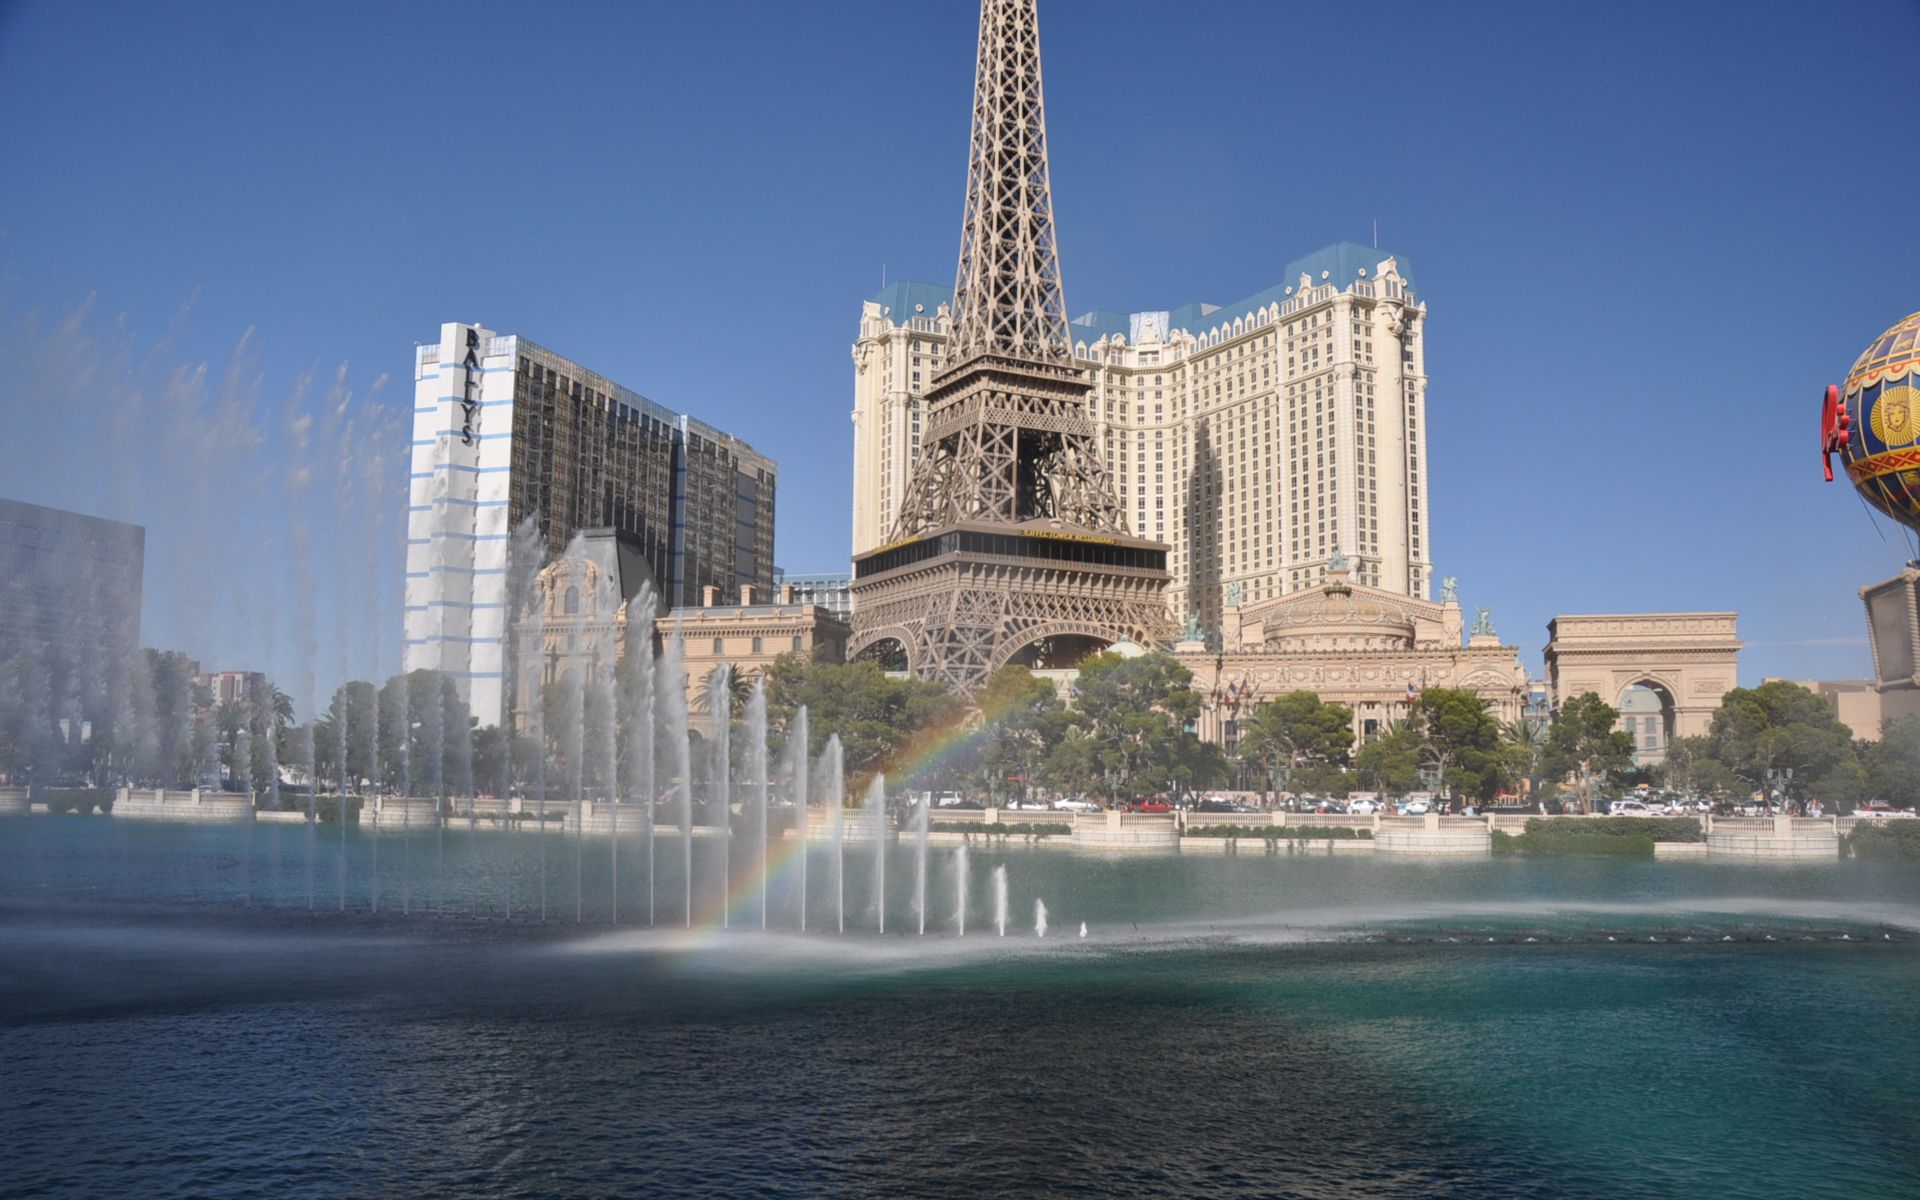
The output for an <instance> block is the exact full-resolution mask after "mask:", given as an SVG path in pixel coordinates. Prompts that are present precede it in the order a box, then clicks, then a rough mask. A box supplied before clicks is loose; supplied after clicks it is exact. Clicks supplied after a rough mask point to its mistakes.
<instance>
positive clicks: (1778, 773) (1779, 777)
mask: <svg viewBox="0 0 1920 1200" xmlns="http://www.w3.org/2000/svg"><path fill="white" fill-rule="evenodd" d="M1792 799H1793V768H1792V767H1787V768H1785V769H1784V770H1783V769H1780V768H1777V767H1768V768H1767V804H1768V807H1769V808H1772V807H1774V806H1775V805H1776V803H1777V805H1778V807H1779V808H1780V809H1781V810H1782V811H1787V809H1788V805H1790V804H1791V803H1792Z"/></svg>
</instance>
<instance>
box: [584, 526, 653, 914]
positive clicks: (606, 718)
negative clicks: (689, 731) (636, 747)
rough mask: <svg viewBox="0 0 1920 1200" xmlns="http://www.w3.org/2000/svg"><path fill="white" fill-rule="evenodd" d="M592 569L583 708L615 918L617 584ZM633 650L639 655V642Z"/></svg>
mask: <svg viewBox="0 0 1920 1200" xmlns="http://www.w3.org/2000/svg"><path fill="white" fill-rule="evenodd" d="M598 565H599V567H600V569H599V570H597V571H596V572H595V573H594V575H593V580H594V584H593V624H594V637H593V663H592V666H591V668H590V670H589V671H588V678H589V679H590V680H591V681H592V685H593V697H592V701H591V703H590V704H589V705H588V708H589V709H590V711H591V712H592V713H593V742H592V746H593V751H592V756H593V767H594V776H595V779H594V783H595V788H594V796H595V797H596V799H597V800H599V801H601V802H604V803H605V804H606V806H607V832H608V835H609V836H608V838H607V852H608V856H609V860H608V871H609V876H608V885H607V897H608V899H607V910H608V917H609V919H610V920H611V921H612V922H613V923H614V924H618V923H619V921H620V792H621V789H620V780H619V762H620V746H619V724H620V721H619V708H620V690H619V686H618V682H617V680H616V679H615V673H616V664H617V661H618V656H619V649H618V644H617V640H616V638H615V637H614V633H615V630H616V629H617V628H618V624H619V621H620V584H619V580H618V578H617V577H616V576H615V574H614V572H613V571H611V570H608V569H606V568H607V566H608V565H609V564H606V563H601V564H598ZM634 652H635V653H636V654H637V655H639V656H641V657H644V656H645V653H646V651H645V649H644V648H643V647H635V648H634Z"/></svg>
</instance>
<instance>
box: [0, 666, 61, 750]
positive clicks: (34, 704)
mask: <svg viewBox="0 0 1920 1200" xmlns="http://www.w3.org/2000/svg"><path fill="white" fill-rule="evenodd" d="M51 707H52V699H51V696H50V694H49V680H48V676H47V670H46V667H45V665H44V664H43V663H41V662H39V661H37V660H35V659H30V658H12V659H8V660H7V661H6V662H5V663H0V775H6V776H7V777H9V778H12V779H27V778H32V777H33V776H34V774H35V773H36V772H37V771H38V770H39V769H41V768H42V767H43V766H45V765H46V764H47V762H48V755H49V752H50V751H51V737H50V736H49V728H48V722H47V719H46V714H47V712H48V711H49V710H50V708H51Z"/></svg>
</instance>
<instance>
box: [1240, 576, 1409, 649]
mask: <svg viewBox="0 0 1920 1200" xmlns="http://www.w3.org/2000/svg"><path fill="white" fill-rule="evenodd" d="M1261 632H1262V634H1263V635H1264V636H1265V638H1266V641H1267V644H1268V645H1271V646H1278V647H1279V648H1282V649H1286V648H1290V647H1291V648H1297V649H1324V648H1327V647H1328V645H1329V643H1328V642H1327V640H1326V639H1339V641H1337V642H1334V643H1332V644H1333V645H1348V646H1352V645H1355V644H1356V642H1355V640H1354V639H1360V640H1361V641H1363V642H1364V643H1365V647H1364V648H1371V649H1388V648H1391V647H1398V646H1411V645H1412V644H1413V638H1414V622H1413V617H1412V615H1411V614H1409V613H1408V612H1407V611H1406V610H1405V609H1403V608H1401V607H1400V606H1398V605H1396V604H1393V603H1391V602H1389V601H1386V600H1382V599H1379V598H1378V597H1374V596H1369V595H1365V594H1364V593H1363V594H1359V595H1356V594H1354V593H1353V592H1352V591H1350V590H1348V589H1346V588H1344V587H1337V586H1330V587H1327V588H1325V589H1323V590H1320V591H1317V592H1306V593H1303V594H1302V595H1301V598H1300V599H1299V600H1298V601H1296V602H1294V603H1286V602H1284V601H1283V602H1282V604H1281V605H1280V606H1279V607H1278V608H1276V609H1275V610H1274V611H1273V612H1272V613H1270V614H1269V615H1268V616H1267V619H1266V622H1265V623H1264V624H1263V625H1262V627H1261Z"/></svg>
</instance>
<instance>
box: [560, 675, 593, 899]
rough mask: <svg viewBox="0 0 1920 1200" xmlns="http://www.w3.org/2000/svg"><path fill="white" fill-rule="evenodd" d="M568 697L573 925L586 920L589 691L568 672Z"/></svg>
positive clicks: (566, 735)
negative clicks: (584, 818) (585, 816)
mask: <svg viewBox="0 0 1920 1200" xmlns="http://www.w3.org/2000/svg"><path fill="white" fill-rule="evenodd" d="M560 682H561V685H562V687H563V689H564V690H565V693H566V714H567V716H566V728H565V731H564V738H565V741H564V742H563V743H562V744H563V745H564V746H565V747H566V755H567V795H568V800H569V803H571V804H572V805H573V923H574V924H575V925H578V924H580V922H581V921H582V920H584V919H585V917H586V891H585V884H584V881H583V880H582V879H581V876H582V874H583V873H584V870H585V867H586V845H587V839H586V833H585V831H584V830H583V829H582V828H581V826H582V825H583V824H584V822H583V821H582V820H581V818H582V817H583V816H584V815H585V809H584V804H583V802H584V801H585V799H586V786H587V764H586V737H587V711H586V709H587V689H586V687H585V685H583V684H582V683H581V682H580V677H579V676H578V675H575V674H573V673H572V672H568V673H567V674H565V675H562V676H561V677H560Z"/></svg>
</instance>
